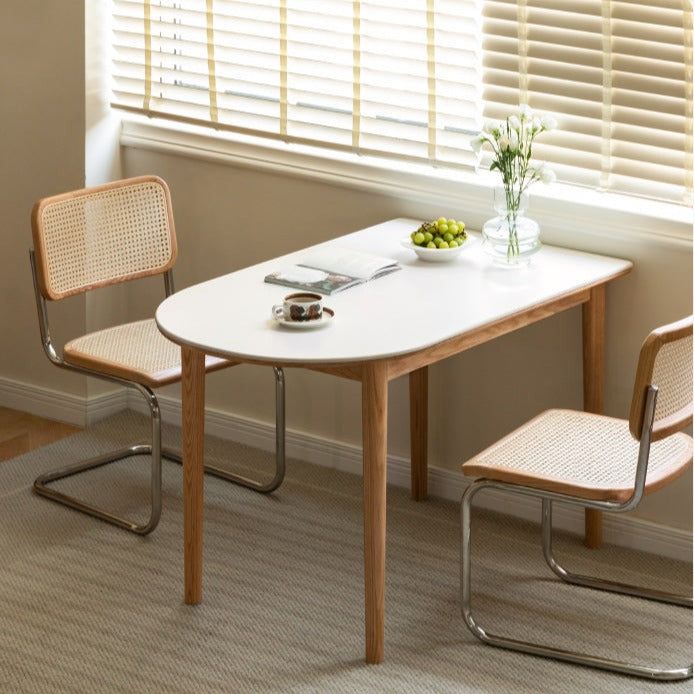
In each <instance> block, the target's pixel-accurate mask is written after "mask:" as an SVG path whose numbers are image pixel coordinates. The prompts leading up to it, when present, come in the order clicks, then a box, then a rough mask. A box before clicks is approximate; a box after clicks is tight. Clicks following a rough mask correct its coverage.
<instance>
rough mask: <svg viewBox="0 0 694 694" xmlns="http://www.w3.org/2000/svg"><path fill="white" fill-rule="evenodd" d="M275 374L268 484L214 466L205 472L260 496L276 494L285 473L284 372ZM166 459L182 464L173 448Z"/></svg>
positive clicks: (165, 454)
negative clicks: (271, 464) (272, 464)
mask: <svg viewBox="0 0 694 694" xmlns="http://www.w3.org/2000/svg"><path fill="white" fill-rule="evenodd" d="M274 373H275V472H274V474H273V476H272V478H271V479H269V480H268V481H267V482H262V481H257V480H253V479H251V478H249V477H244V476H243V475H239V474H237V473H234V472H230V471H229V470H225V469H224V468H220V467H215V466H214V465H205V472H206V473H207V474H209V475H212V476H213V477H219V478H220V479H223V480H226V481H227V482H233V483H234V484H238V485H240V486H242V487H247V488H248V489H252V490H253V491H255V492H259V493H260V494H269V493H270V492H274V491H275V489H277V488H278V487H279V486H280V485H281V484H282V482H283V481H284V473H285V414H284V413H285V396H284V371H283V370H282V369H281V368H279V367H275V368H274ZM164 457H165V458H166V459H167V460H173V461H175V462H177V463H179V464H180V463H181V454H180V453H179V452H178V451H175V450H173V449H171V448H165V449H164Z"/></svg>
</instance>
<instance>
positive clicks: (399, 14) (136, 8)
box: [113, 0, 482, 166]
mask: <svg viewBox="0 0 694 694" xmlns="http://www.w3.org/2000/svg"><path fill="white" fill-rule="evenodd" d="M113 7H114V10H113V36H114V38H113V41H114V50H113V53H114V63H113V79H114V105H115V106H118V107H121V108H126V109H130V110H135V111H140V112H143V113H146V114H149V115H153V116H161V117H165V118H172V119H178V120H183V121H187V122H193V123H200V124H209V125H212V126H213V127H216V128H220V129H228V130H234V131H237V132H241V133H247V134H253V135H261V136H266V137H274V138H277V139H282V140H285V141H289V142H301V143H307V144H316V145H325V146H329V147H333V148H338V149H344V150H351V151H356V152H359V153H368V154H379V155H386V156H389V157H400V158H408V159H415V160H425V161H430V162H432V163H434V164H438V163H443V164H446V165H449V164H451V165H469V166H472V165H473V164H474V160H473V155H472V153H471V150H470V147H469V144H468V142H469V138H470V136H471V135H472V134H473V133H474V132H477V131H478V130H479V126H480V122H481V110H482V109H481V83H482V66H481V20H482V18H481V9H480V5H479V0H113Z"/></svg>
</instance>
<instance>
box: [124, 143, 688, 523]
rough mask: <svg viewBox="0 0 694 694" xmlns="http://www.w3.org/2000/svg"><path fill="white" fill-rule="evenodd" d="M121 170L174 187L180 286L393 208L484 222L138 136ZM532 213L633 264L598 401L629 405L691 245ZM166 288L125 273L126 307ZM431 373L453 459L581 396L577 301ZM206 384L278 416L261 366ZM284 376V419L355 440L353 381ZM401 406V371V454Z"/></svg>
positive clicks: (435, 431)
mask: <svg viewBox="0 0 694 694" xmlns="http://www.w3.org/2000/svg"><path fill="white" fill-rule="evenodd" d="M123 171H124V175H127V176H133V175H139V174H144V173H155V174H158V175H160V176H162V177H163V178H164V179H166V180H167V181H168V182H169V185H170V186H171V190H172V195H173V203H174V213H175V217H176V227H177V232H178V237H179V245H180V255H179V263H178V267H177V268H176V273H177V274H176V279H177V286H178V287H179V288H182V287H184V286H187V285H190V284H192V283H194V282H198V281H201V280H204V279H206V278H209V277H213V276H215V275H219V274H223V273H226V272H230V271H232V270H234V269H237V268H240V267H244V266H247V265H250V264H252V263H256V262H259V261H261V260H265V259H267V258H270V257H273V256H276V255H279V254H282V253H285V252H288V251H292V250H296V249H298V248H301V247H303V246H306V245H308V244H311V243H317V242H319V241H323V240H326V239H329V238H332V237H335V236H339V235H340V234H343V233H345V232H349V231H353V230H355V229H359V228H362V227H365V226H368V225H371V224H375V223H377V222H379V221H382V220H385V219H389V218H392V217H399V216H413V217H419V218H430V217H434V216H439V215H440V214H441V213H443V214H445V215H446V216H454V217H456V218H458V217H461V218H463V219H465V220H466V222H468V224H469V225H470V226H471V228H479V226H480V225H481V223H482V222H483V221H484V218H483V217H480V216H479V214H477V216H475V215H473V216H472V217H471V216H470V215H469V214H466V209H465V205H464V204H462V203H461V202H460V201H457V202H454V203H453V204H452V205H451V208H450V209H446V210H442V209H441V208H440V207H435V206H433V205H427V204H426V203H412V202H408V200H407V199H403V198H401V197H399V196H397V195H390V196H386V195H382V194H372V193H368V192H363V191H356V190H353V189H348V188H343V187H340V186H336V185H326V184H322V183H319V182H316V181H311V180H306V179H303V178H300V177H291V176H282V175H276V174H273V173H267V172H263V171H258V170H253V169H251V168H238V167H235V166H229V165H225V164H218V163H212V162H209V161H201V160H198V159H192V158H188V157H184V156H177V155H173V154H166V153H161V152H153V151H146V150H143V149H139V148H134V147H126V148H124V150H123ZM490 214H491V213H490ZM539 221H540V222H541V223H543V224H544V226H543V229H544V234H545V237H546V238H547V239H548V240H550V241H554V242H555V243H563V244H564V245H569V246H573V247H576V248H582V249H586V250H591V251H596V252H601V253H606V254H611V255H615V256H622V257H627V258H629V259H631V260H633V261H634V263H635V265H636V268H635V270H634V272H633V273H632V274H631V275H630V276H629V277H627V278H625V279H623V280H619V281H618V282H616V283H614V284H613V285H612V286H610V288H609V289H608V319H607V321H608V357H607V384H606V385H607V396H606V410H607V413H608V414H612V415H616V416H626V413H627V410H628V405H629V399H630V397H631V388H632V379H633V374H634V368H635V363H636V358H637V355H638V350H639V347H640V344H641V341H642V340H643V338H644V337H645V336H646V334H647V333H648V331H649V330H650V329H651V328H652V327H654V326H656V325H659V324H662V323H665V322H667V321H670V320H673V319H675V318H678V317H681V316H683V315H685V314H687V313H690V312H691V310H692V306H691V297H692V260H691V247H690V246H686V245H683V244H677V243H671V242H667V241H659V240H658V239H657V238H655V237H650V238H647V239H644V238H639V239H634V240H633V241H626V242H625V241H624V240H619V239H617V238H614V237H610V236H607V235H606V236H600V235H594V234H591V235H588V234H586V235H585V236H584V237H582V236H576V237H570V238H567V237H566V235H565V234H563V232H562V229H561V228H559V226H557V225H555V226H552V224H547V223H544V220H543V219H539ZM627 238H628V236H627ZM417 290H418V291H419V290H420V288H417ZM421 290H422V291H425V288H422V289H421ZM160 297H161V288H160V283H159V282H155V281H151V282H148V283H145V284H140V285H139V286H135V285H132V286H131V288H130V298H129V306H130V311H131V315H132V316H135V315H145V314H146V313H147V312H148V311H149V310H151V309H152V308H153V307H154V306H155V305H156V302H157V301H158V300H159V299H160ZM447 300H464V301H475V300H480V297H448V298H447ZM218 308H219V315H220V317H221V319H222V320H224V316H225V313H228V319H229V320H233V315H232V309H231V303H230V304H229V305H228V306H225V305H221V306H219V307H218ZM430 380H431V385H430V402H431V404H430V420H431V429H430V431H431V433H430V438H431V445H430V461H431V464H433V465H437V466H441V467H444V468H451V469H456V468H457V466H458V464H459V463H460V462H462V461H463V460H465V459H466V458H467V457H468V456H470V455H472V454H473V453H475V452H476V451H478V450H479V449H481V448H482V447H484V446H486V445H487V444H489V443H490V442H492V441H494V440H496V439H497V438H498V437H500V436H501V435H502V434H504V433H506V432H508V431H509V430H510V429H511V428H513V427H515V426H517V425H518V424H520V423H521V422H523V421H524V420H526V419H528V418H529V417H531V416H533V415H534V414H536V413H538V412H540V411H541V410H543V409H545V408H547V407H575V408H580V407H581V398H582V395H581V393H582V390H581V330H580V309H573V310H571V311H569V312H566V313H564V314H562V315H559V316H555V317H553V318H550V319H548V320H546V321H544V322H542V323H539V324H536V325H533V326H529V327H527V328H525V329H523V330H521V331H519V332H518V333H515V334H513V335H508V336H505V337H502V338H500V339H498V340H496V341H494V342H492V343H489V344H486V345H482V346H480V347H477V348H475V349H473V350H470V351H469V352H466V353H464V354H461V355H459V356H457V357H454V358H452V359H449V360H448V361H446V362H445V363H442V364H439V365H436V366H434V367H433V368H432V369H431V379H430ZM208 384H209V385H208V397H207V402H208V405H210V406H213V407H216V408H219V409H222V410H228V411H231V412H234V413H236V414H241V415H244V416H248V417H252V418H256V419H265V420H267V421H271V420H272V412H273V404H272V383H271V376H270V374H269V373H268V371H267V370H263V369H262V368H260V367H249V366H244V367H237V368H234V369H232V370H230V371H226V372H222V373H219V374H215V375H213V376H210V377H209V379H208ZM287 384H288V398H287V405H288V426H289V427H290V428H294V429H298V430H301V431H307V432H312V433H314V434H318V435H321V436H324V437H327V438H330V439H335V440H339V441H345V442H351V443H355V444H359V443H360V440H361V439H360V426H361V425H360V399H359V386H358V385H357V384H354V383H351V382H346V381H342V380H339V379H336V378H332V377H329V376H325V375H321V374H315V373H310V372H305V371H297V370H291V371H289V372H288V375H287ZM170 392H176V391H175V390H174V389H170ZM407 408H408V405H407V382H406V379H399V380H398V381H396V382H394V383H392V384H391V387H390V412H389V450H390V451H391V452H392V453H395V454H400V455H407V452H408V446H409V443H408V436H409V433H408V421H409V419H408V409H407ZM691 501H692V499H691V478H690V477H689V476H688V477H687V478H686V479H684V480H682V481H680V482H678V483H676V484H674V485H672V486H671V487H670V488H669V489H667V490H665V491H662V492H658V493H656V494H654V495H653V496H652V497H651V498H648V499H647V500H646V501H645V502H644V503H643V504H642V506H641V507H640V508H639V510H638V511H637V514H638V515H640V516H641V517H643V518H646V519H650V520H654V521H657V522H659V523H663V524H666V525H671V526H674V527H677V528H690V527H691Z"/></svg>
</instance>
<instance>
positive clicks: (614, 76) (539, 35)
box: [483, 0, 692, 203]
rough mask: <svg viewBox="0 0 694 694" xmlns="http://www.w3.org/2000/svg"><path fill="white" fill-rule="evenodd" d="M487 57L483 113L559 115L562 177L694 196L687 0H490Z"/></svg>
mask: <svg viewBox="0 0 694 694" xmlns="http://www.w3.org/2000/svg"><path fill="white" fill-rule="evenodd" d="M483 61H484V110H485V115H486V116H488V117H490V118H503V117H505V116H506V115H507V114H508V112H509V110H510V109H511V108H513V107H514V106H516V105H517V104H518V103H527V104H529V105H530V106H531V107H533V108H537V109H538V110H541V111H544V112H547V113H550V114H552V115H554V116H555V117H556V118H557V120H558V122H559V129H558V130H557V131H556V132H554V133H550V134H548V135H545V136H543V137H542V138H540V139H539V140H538V142H537V145H536V147H535V152H534V154H535V156H536V157H538V158H540V159H544V160H546V161H548V162H550V163H552V164H554V166H555V169H556V170H557V173H558V175H559V178H561V179H563V180H566V181H570V182H577V183H584V184H587V185H592V186H595V187H597V188H602V189H606V190H616V191H621V192H628V193H636V194H639V195H644V196H648V197H656V198H663V199H667V200H673V201H677V202H688V203H690V202H691V195H692V7H691V3H690V0H572V2H567V1H566V0H486V2H485V5H484V58H483Z"/></svg>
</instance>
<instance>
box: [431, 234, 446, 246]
mask: <svg viewBox="0 0 694 694" xmlns="http://www.w3.org/2000/svg"><path fill="white" fill-rule="evenodd" d="M434 243H435V244H436V247H437V248H441V244H442V243H446V242H445V241H444V240H443V239H442V238H441V237H440V236H437V237H435V238H434Z"/></svg>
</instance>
